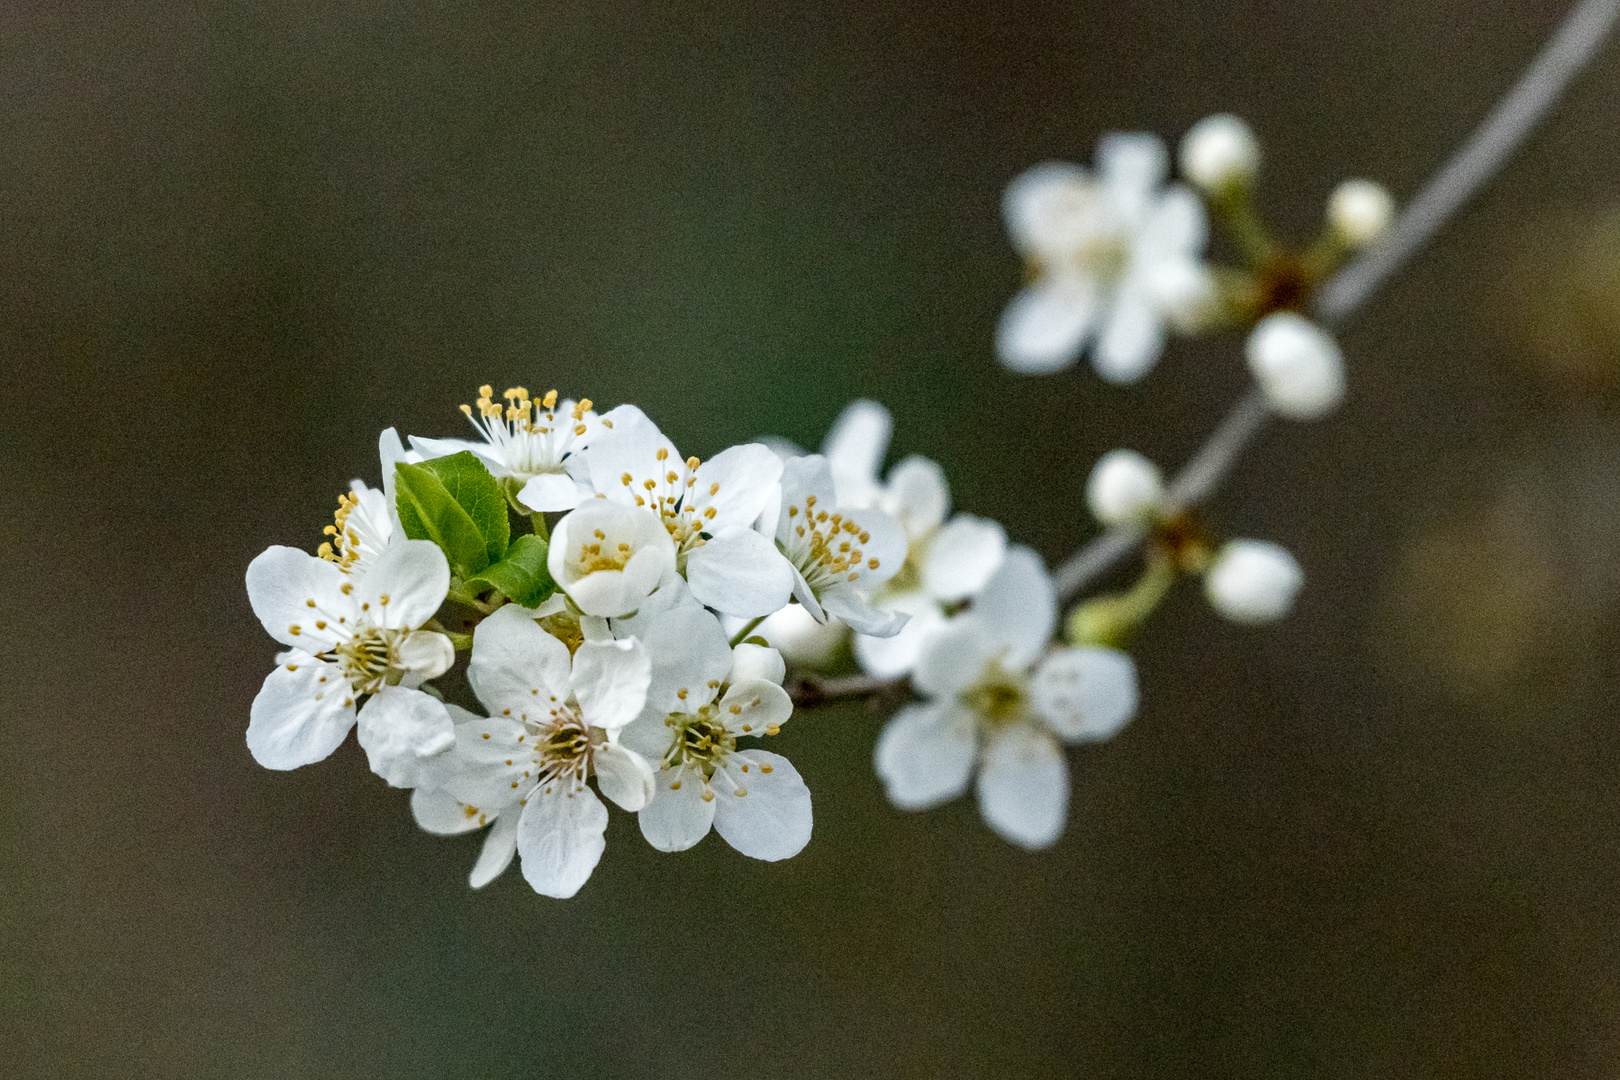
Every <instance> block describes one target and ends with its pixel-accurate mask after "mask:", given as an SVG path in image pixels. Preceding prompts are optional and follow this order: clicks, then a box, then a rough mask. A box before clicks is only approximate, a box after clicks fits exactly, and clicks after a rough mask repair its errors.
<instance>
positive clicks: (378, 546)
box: [316, 480, 394, 577]
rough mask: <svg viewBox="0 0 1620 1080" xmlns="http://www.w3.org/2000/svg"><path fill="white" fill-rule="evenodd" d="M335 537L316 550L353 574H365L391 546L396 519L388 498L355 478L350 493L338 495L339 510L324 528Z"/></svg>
mask: <svg viewBox="0 0 1620 1080" xmlns="http://www.w3.org/2000/svg"><path fill="white" fill-rule="evenodd" d="M324 531H325V533H326V535H327V536H330V537H331V538H332V539H331V540H328V541H326V542H325V543H323V544H321V546H320V549H319V550H318V551H317V552H316V554H317V555H319V556H320V557H321V558H323V559H325V560H326V561H327V562H330V563H335V564H336V565H337V568H338V569H339V570H342V571H343V572H344V573H345V574H348V575H349V576H351V577H362V576H364V575H365V572H366V571H367V570H369V569H371V566H372V564H373V563H375V562H376V561H377V558H378V556H380V555H381V554H382V553H383V550H384V549H385V548H387V547H388V541H389V540H390V539H391V538H392V537H393V535H394V522H393V519H392V518H391V517H390V516H389V514H388V500H387V499H386V498H385V497H384V495H383V493H382V492H380V491H378V490H377V489H376V488H374V487H367V486H366V482H365V481H364V480H351V481H350V482H349V494H347V495H340V496H338V508H337V512H336V513H334V514H333V515H332V524H330V525H328V526H327V527H326V529H325V530H324Z"/></svg>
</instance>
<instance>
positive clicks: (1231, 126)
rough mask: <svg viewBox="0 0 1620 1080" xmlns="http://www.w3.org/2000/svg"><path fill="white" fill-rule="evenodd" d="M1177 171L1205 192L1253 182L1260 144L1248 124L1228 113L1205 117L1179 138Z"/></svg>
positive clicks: (1215, 191) (1216, 191) (1258, 166)
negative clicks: (1179, 165)
mask: <svg viewBox="0 0 1620 1080" xmlns="http://www.w3.org/2000/svg"><path fill="white" fill-rule="evenodd" d="M1179 156H1180V160H1181V172H1182V175H1184V176H1186V178H1187V179H1189V180H1191V181H1192V182H1193V183H1195V184H1197V185H1198V186H1199V187H1201V188H1203V189H1204V190H1205V191H1207V192H1211V193H1218V192H1221V191H1224V190H1225V189H1227V188H1229V187H1232V186H1233V185H1236V184H1246V183H1248V182H1249V181H1250V180H1253V179H1254V174H1255V173H1256V172H1257V171H1259V168H1260V143H1259V141H1258V140H1256V139H1255V137H1254V132H1253V131H1252V130H1250V128H1249V125H1248V124H1245V123H1244V122H1243V121H1242V120H1239V119H1238V118H1237V117H1235V116H1232V115H1230V114H1228V113H1220V114H1217V115H1215V116H1206V117H1204V119H1202V120H1200V121H1198V123H1196V124H1194V125H1193V126H1192V128H1191V129H1190V130H1189V131H1188V132H1187V134H1186V135H1184V136H1182V139H1181V150H1180V154H1179Z"/></svg>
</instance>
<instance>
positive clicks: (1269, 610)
mask: <svg viewBox="0 0 1620 1080" xmlns="http://www.w3.org/2000/svg"><path fill="white" fill-rule="evenodd" d="M1304 585H1305V571H1303V570H1301V569H1300V566H1299V562H1298V561H1297V560H1296V559H1295V558H1294V557H1293V556H1292V555H1290V554H1289V553H1288V551H1287V550H1286V549H1285V548H1283V547H1281V546H1279V545H1277V544H1273V543H1271V542H1270V541H1267V540H1231V541H1228V542H1227V543H1226V544H1225V545H1223V546H1222V548H1221V550H1220V551H1219V552H1218V553H1216V555H1215V560H1214V561H1213V562H1212V563H1210V566H1209V569H1208V570H1207V571H1205V572H1204V595H1206V596H1207V597H1209V603H1210V606H1211V607H1213V608H1214V609H1215V610H1216V611H1218V612H1220V613H1221V614H1222V615H1223V616H1225V617H1226V618H1228V619H1231V620H1232V621H1233V622H1236V623H1245V624H1247V625H1250V626H1258V625H1262V624H1264V623H1270V622H1276V621H1277V620H1278V619H1280V618H1282V617H1283V616H1284V615H1287V614H1288V613H1289V612H1290V611H1291V610H1293V607H1294V600H1295V598H1297V597H1298V596H1299V590H1300V589H1301V588H1303V587H1304Z"/></svg>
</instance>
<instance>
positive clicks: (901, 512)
mask: <svg viewBox="0 0 1620 1080" xmlns="http://www.w3.org/2000/svg"><path fill="white" fill-rule="evenodd" d="M881 505H882V507H883V509H884V510H885V511H886V512H888V514H889V515H890V516H891V517H893V518H894V520H895V521H896V522H897V523H898V524H899V526H900V528H902V529H903V530H905V534H906V536H907V537H908V538H909V539H912V540H915V539H918V538H920V537H924V536H927V535H928V534H929V533H931V532H933V531H934V530H935V529H937V528H939V526H940V523H941V522H943V521H944V520H945V515H946V513H947V512H948V511H949V510H950V508H951V491H950V488H949V487H948V486H947V485H946V483H945V470H944V469H942V468H940V467H939V464H938V463H937V462H934V461H930V460H929V459H927V458H925V457H922V456H920V455H917V454H913V455H912V456H910V457H908V458H906V459H905V460H904V461H902V462H900V464H898V465H896V466H895V467H894V468H893V469H890V470H889V484H888V489H887V490H886V491H885V492H884V493H883V501H882V503H881Z"/></svg>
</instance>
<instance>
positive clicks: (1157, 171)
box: [1097, 133, 1170, 216]
mask: <svg viewBox="0 0 1620 1080" xmlns="http://www.w3.org/2000/svg"><path fill="white" fill-rule="evenodd" d="M1169 171H1170V152H1169V151H1168V150H1166V149H1165V146H1164V141H1163V140H1162V139H1160V138H1159V137H1158V136H1157V135H1148V134H1145V133H1130V134H1118V133H1116V134H1111V135H1104V136H1103V137H1102V138H1101V139H1099V140H1097V172H1098V174H1099V175H1101V177H1102V181H1103V184H1104V186H1106V187H1107V188H1108V193H1109V195H1110V196H1111V197H1112V198H1113V199H1114V200H1115V202H1117V203H1118V204H1119V205H1120V206H1121V207H1122V208H1123V209H1125V210H1126V211H1127V212H1128V213H1130V214H1131V215H1132V216H1135V215H1137V214H1141V213H1145V211H1146V204H1147V201H1148V199H1149V198H1150V196H1151V195H1152V193H1153V191H1154V190H1155V189H1156V188H1158V186H1159V185H1160V184H1162V183H1164V178H1165V176H1166V175H1167V174H1168V173H1169Z"/></svg>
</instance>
